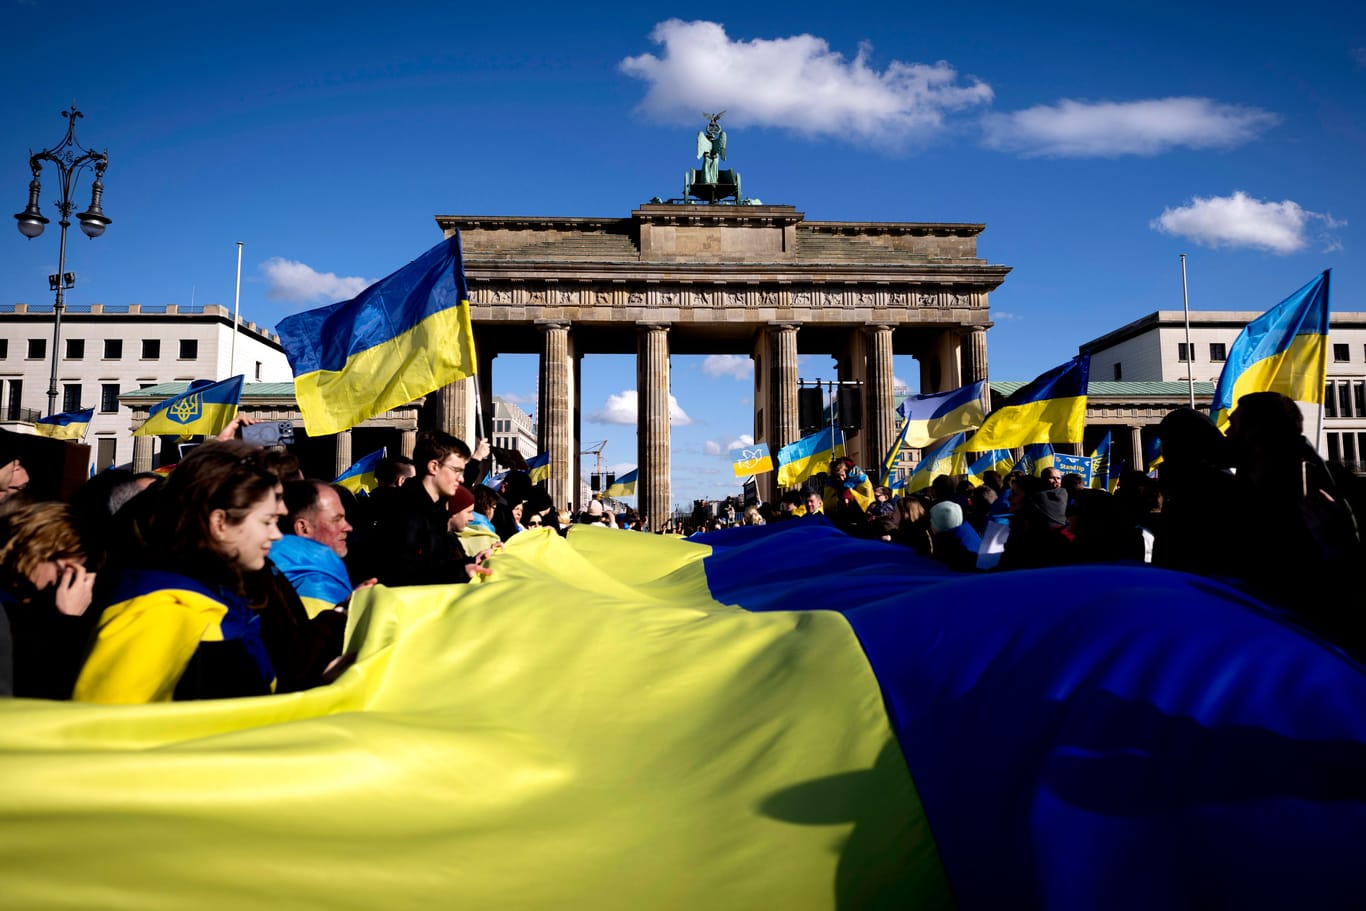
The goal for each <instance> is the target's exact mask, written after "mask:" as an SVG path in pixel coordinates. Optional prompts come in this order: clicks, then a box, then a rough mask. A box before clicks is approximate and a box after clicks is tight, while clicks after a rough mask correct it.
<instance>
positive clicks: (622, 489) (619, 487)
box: [602, 468, 640, 497]
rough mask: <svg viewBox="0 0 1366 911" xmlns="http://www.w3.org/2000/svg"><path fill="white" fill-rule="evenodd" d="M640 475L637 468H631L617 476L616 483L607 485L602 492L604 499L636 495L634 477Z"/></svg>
mask: <svg viewBox="0 0 1366 911" xmlns="http://www.w3.org/2000/svg"><path fill="white" fill-rule="evenodd" d="M639 473H640V469H639V468H632V469H631V470H630V471H628V472H626V474H623V475H617V479H616V481H614V482H613V483H612V484H610V485H608V487H607V489H606V490H604V491H603V492H602V495H603V496H605V497H632V496H635V493H636V476H637V475H638V474H639Z"/></svg>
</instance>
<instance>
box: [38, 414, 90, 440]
mask: <svg viewBox="0 0 1366 911" xmlns="http://www.w3.org/2000/svg"><path fill="white" fill-rule="evenodd" d="M94 417H95V409H94V408H85V409H82V410H81V411H63V412H62V413H61V414H50V415H48V416H47V417H45V418H39V419H38V420H37V421H35V422H34V424H33V432H34V433H36V434H38V435H39V436H43V437H51V438H52V439H54V440H82V439H84V438H85V432H86V431H87V430H89V429H90V421H91V420H92V419H93V418H94Z"/></svg>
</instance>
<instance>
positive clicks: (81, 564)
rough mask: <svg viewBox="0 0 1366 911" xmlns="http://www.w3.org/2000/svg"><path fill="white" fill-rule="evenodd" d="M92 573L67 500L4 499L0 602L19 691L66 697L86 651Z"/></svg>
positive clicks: (16, 692) (10, 679)
mask: <svg viewBox="0 0 1366 911" xmlns="http://www.w3.org/2000/svg"><path fill="white" fill-rule="evenodd" d="M94 584H95V574H94V573H91V572H86V570H85V550H84V548H83V547H82V545H81V540H80V536H79V535H78V534H77V532H76V526H75V522H74V520H73V517H72V514H71V509H70V507H68V506H67V505H66V504H65V503H55V502H38V503H18V504H13V505H11V504H6V508H5V509H3V510H0V604H2V605H3V606H4V618H5V619H7V620H8V622H9V628H10V635H11V641H12V643H13V650H14V651H13V656H12V662H13V663H12V664H9V663H8V662H6V666H7V667H9V668H10V674H12V676H10V674H6V673H4V672H0V676H4V677H5V681H4V682H3V683H0V686H3V685H4V683H10V684H11V687H9V688H8V689H9V691H10V692H12V693H13V694H14V695H16V696H31V697H37V698H41V699H66V698H67V697H69V696H70V695H71V686H72V684H73V683H74V682H75V679H76V671H77V669H78V668H79V667H80V661H81V657H82V655H83V653H84V651H85V643H86V639H87V637H88V636H89V633H90V624H89V622H87V621H86V620H85V619H84V615H85V612H86V609H87V608H89V607H90V597H91V590H92V588H93V586H94Z"/></svg>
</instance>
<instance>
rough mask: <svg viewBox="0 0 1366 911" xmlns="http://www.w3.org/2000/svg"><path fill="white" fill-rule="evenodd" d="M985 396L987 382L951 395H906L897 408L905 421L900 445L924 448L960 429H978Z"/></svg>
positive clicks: (982, 418)
mask: <svg viewBox="0 0 1366 911" xmlns="http://www.w3.org/2000/svg"><path fill="white" fill-rule="evenodd" d="M986 397H987V381H986V380H978V381H977V382H975V383H969V384H968V385H966V386H963V387H961V388H958V389H954V390H952V391H950V392H936V393H930V394H927V395H912V396H908V397H907V398H906V399H905V400H904V401H903V402H902V403H901V404H900V405H898V406H897V409H896V411H897V414H899V415H901V417H902V419H903V420H904V421H905V422H906V423H905V424H904V425H903V428H902V433H901V436H902V444H903V445H905V446H909V447H911V448H912V449H924V448H925V447H926V446H929V445H930V444H932V443H933V442H934V441H935V440H942V439H943V438H944V437H946V436H951V435H953V434H955V433H957V432H958V431H960V430H972V429H973V428H974V427H981V426H982V421H984V420H986V416H987V409H986V404H985V402H986Z"/></svg>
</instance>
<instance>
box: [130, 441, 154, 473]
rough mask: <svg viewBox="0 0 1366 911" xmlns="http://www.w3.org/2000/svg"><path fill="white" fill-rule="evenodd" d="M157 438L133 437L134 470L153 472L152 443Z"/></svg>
mask: <svg viewBox="0 0 1366 911" xmlns="http://www.w3.org/2000/svg"><path fill="white" fill-rule="evenodd" d="M155 440H156V437H133V470H134V471H151V470H152V443H153V441H155Z"/></svg>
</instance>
